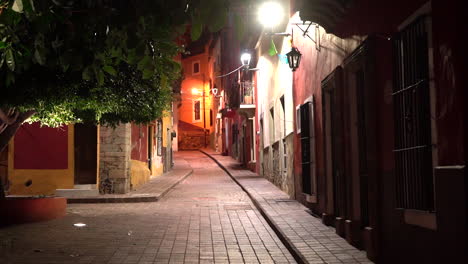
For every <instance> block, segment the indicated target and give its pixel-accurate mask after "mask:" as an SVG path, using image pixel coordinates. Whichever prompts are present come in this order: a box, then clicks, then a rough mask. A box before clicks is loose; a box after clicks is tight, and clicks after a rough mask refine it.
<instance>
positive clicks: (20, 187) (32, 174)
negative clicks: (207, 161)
mask: <svg viewBox="0 0 468 264" xmlns="http://www.w3.org/2000/svg"><path fill="white" fill-rule="evenodd" d="M74 132H75V130H74V126H73V125H69V126H68V169H64V170H25V169H14V154H15V153H14V152H15V147H14V138H13V139H11V140H10V143H9V147H8V149H9V153H8V179H9V180H10V182H11V186H10V190H9V194H12V195H52V194H54V193H55V190H56V189H73V187H74V181H75V152H74ZM29 180H31V181H32V184H31V185H30V186H29V187H27V186H25V184H24V183H25V182H27V181H29Z"/></svg>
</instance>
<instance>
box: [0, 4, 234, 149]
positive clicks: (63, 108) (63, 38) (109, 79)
mask: <svg viewBox="0 0 468 264" xmlns="http://www.w3.org/2000/svg"><path fill="white" fill-rule="evenodd" d="M228 2H229V1H228V0H225V1H220V0H198V1H195V0H194V1H191V0H171V1H167V0H75V1H73V0H42V1H33V0H0V151H1V150H2V149H3V148H4V147H5V146H6V145H7V143H8V141H9V139H10V138H11V137H12V136H13V135H14V134H15V132H16V130H17V129H18V128H19V126H20V125H21V123H22V122H24V120H26V119H27V118H30V117H31V119H32V120H34V121H41V122H42V123H43V124H46V125H50V126H58V125H60V124H66V123H71V122H80V121H91V122H96V123H102V124H116V123H119V122H149V121H151V120H154V119H155V118H157V117H159V116H161V114H162V112H163V110H164V109H165V108H166V107H167V106H168V105H169V103H170V101H171V84H172V83H173V81H175V80H176V79H178V78H179V76H180V66H179V64H178V63H176V62H175V61H174V58H175V57H176V56H177V54H179V52H181V50H182V49H181V47H179V46H178V45H177V43H178V41H177V38H178V37H179V36H181V35H182V34H183V33H184V32H185V30H186V28H187V23H191V25H192V27H191V36H192V38H194V39H196V38H198V37H199V36H200V34H201V31H202V29H203V27H204V26H203V25H208V27H209V29H210V30H212V31H216V30H219V29H220V28H221V27H222V26H223V25H224V22H225V20H226V14H227V8H228ZM179 43H180V42H179Z"/></svg>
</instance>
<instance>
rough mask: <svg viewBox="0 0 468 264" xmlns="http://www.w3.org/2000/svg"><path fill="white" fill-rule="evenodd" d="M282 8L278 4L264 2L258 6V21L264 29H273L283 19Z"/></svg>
mask: <svg viewBox="0 0 468 264" xmlns="http://www.w3.org/2000/svg"><path fill="white" fill-rule="evenodd" d="M283 15H284V12H283V7H282V6H281V5H280V4H279V3H278V2H266V3H263V4H262V5H261V6H260V9H259V11H258V19H259V21H260V23H262V24H263V26H265V27H274V26H276V25H278V24H279V23H280V22H281V20H282V19H283Z"/></svg>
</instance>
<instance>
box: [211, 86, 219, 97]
mask: <svg viewBox="0 0 468 264" xmlns="http://www.w3.org/2000/svg"><path fill="white" fill-rule="evenodd" d="M211 93H212V94H213V95H214V96H215V97H217V95H218V88H216V87H213V88H211Z"/></svg>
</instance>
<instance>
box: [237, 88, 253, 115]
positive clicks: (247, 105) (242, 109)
mask: <svg viewBox="0 0 468 264" xmlns="http://www.w3.org/2000/svg"><path fill="white" fill-rule="evenodd" d="M239 97H240V106H239V113H240V114H244V115H246V116H247V117H248V118H250V117H253V116H255V93H254V83H253V82H252V81H242V82H240V86H239Z"/></svg>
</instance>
